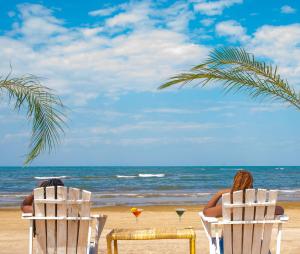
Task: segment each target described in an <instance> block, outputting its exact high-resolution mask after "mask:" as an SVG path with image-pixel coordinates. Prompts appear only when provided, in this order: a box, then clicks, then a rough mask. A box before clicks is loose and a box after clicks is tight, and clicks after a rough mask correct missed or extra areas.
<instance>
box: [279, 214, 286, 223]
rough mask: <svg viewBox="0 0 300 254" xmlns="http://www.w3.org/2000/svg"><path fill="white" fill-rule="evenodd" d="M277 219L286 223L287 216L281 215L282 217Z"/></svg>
mask: <svg viewBox="0 0 300 254" xmlns="http://www.w3.org/2000/svg"><path fill="white" fill-rule="evenodd" d="M277 219H278V220H280V221H282V222H286V221H288V220H289V217H288V216H287V215H285V214H283V215H279V216H277Z"/></svg>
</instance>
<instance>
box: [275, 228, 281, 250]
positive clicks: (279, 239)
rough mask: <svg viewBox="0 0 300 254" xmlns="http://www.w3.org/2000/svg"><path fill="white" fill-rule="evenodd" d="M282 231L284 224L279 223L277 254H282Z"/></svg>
mask: <svg viewBox="0 0 300 254" xmlns="http://www.w3.org/2000/svg"><path fill="white" fill-rule="evenodd" d="M281 231H282V224H281V223H280V224H279V225H278V232H277V240H276V254H280V247H281V246H280V245H281Z"/></svg>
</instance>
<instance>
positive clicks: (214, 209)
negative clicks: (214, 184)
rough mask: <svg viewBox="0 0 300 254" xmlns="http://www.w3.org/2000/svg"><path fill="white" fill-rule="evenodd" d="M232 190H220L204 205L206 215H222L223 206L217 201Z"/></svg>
mask: <svg viewBox="0 0 300 254" xmlns="http://www.w3.org/2000/svg"><path fill="white" fill-rule="evenodd" d="M230 191H231V189H224V190H220V191H218V192H217V193H216V194H215V195H214V196H213V197H212V198H211V200H210V201H209V202H208V203H207V205H206V206H205V207H204V209H203V213H204V215H205V216H208V217H222V206H221V205H217V203H218V201H219V200H220V198H221V197H222V195H223V194H224V193H228V192H230Z"/></svg>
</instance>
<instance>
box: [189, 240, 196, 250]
mask: <svg viewBox="0 0 300 254" xmlns="http://www.w3.org/2000/svg"><path fill="white" fill-rule="evenodd" d="M190 254H196V239H195V238H191V239H190Z"/></svg>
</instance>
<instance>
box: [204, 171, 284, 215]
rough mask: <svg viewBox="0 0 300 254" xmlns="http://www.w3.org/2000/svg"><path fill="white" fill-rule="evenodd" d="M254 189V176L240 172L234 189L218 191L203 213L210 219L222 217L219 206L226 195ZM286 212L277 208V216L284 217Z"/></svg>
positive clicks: (234, 183)
mask: <svg viewBox="0 0 300 254" xmlns="http://www.w3.org/2000/svg"><path fill="white" fill-rule="evenodd" d="M252 188H253V177H252V174H251V173H250V172H248V171H246V170H240V171H238V172H237V173H236V175H235V177H234V180H233V184H232V187H231V188H229V189H224V190H220V191H218V192H217V193H216V194H215V195H214V196H213V197H212V198H211V200H210V201H209V202H208V203H207V205H206V206H205V207H204V209H203V213H204V215H205V216H208V217H222V205H218V201H219V200H220V198H221V197H222V195H223V194H224V193H229V192H230V193H232V192H234V191H238V190H243V191H245V190H246V189H252ZM283 213H284V210H283V208H282V207H281V206H276V209H275V214H276V215H282V214H283Z"/></svg>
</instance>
